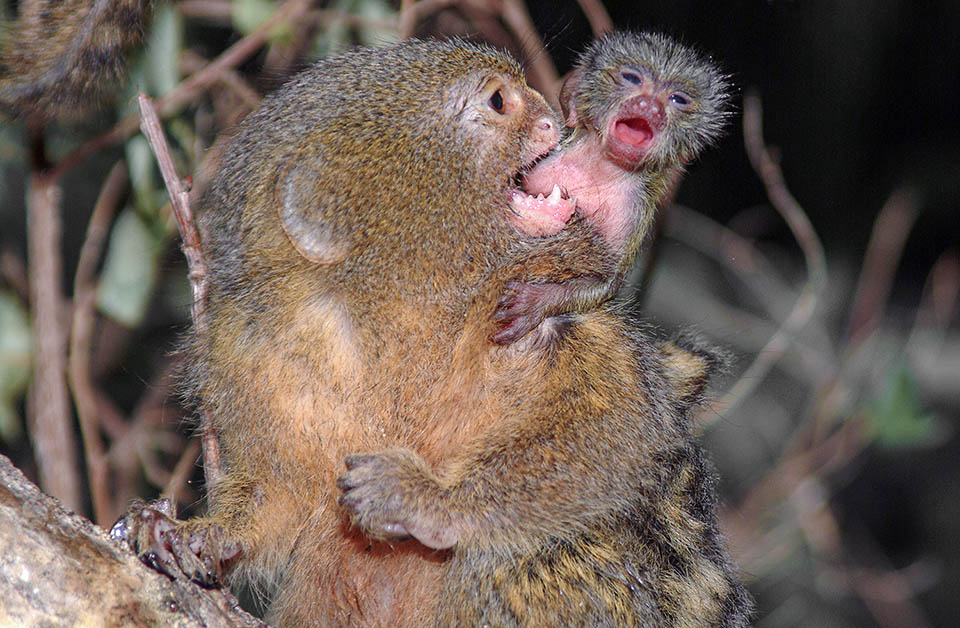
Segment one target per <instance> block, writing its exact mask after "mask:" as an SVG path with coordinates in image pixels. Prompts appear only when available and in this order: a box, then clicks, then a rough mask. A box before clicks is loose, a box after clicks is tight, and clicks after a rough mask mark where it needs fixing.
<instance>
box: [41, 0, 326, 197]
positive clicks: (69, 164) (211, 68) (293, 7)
mask: <svg viewBox="0 0 960 628" xmlns="http://www.w3.org/2000/svg"><path fill="white" fill-rule="evenodd" d="M309 2H310V0H290V1H289V2H287V3H285V4H283V5H282V6H281V7H280V8H279V9H277V11H276V12H275V13H274V14H273V15H272V16H270V18H269V19H268V20H267V21H265V22H264V23H263V24H261V25H260V26H259V27H258V28H257V29H256V30H255V31H253V32H252V33H250V34H249V35H247V36H246V37H244V38H243V39H241V40H240V41H238V42H237V43H235V44H233V45H232V46H230V47H229V48H227V49H226V50H224V51H223V53H222V54H221V55H220V56H219V57H217V58H216V59H215V60H214V61H212V62H211V63H210V64H209V65H207V66H206V67H205V68H203V69H202V70H200V71H199V72H197V73H196V74H193V75H191V76H190V77H188V78H187V79H186V80H184V81H183V82H181V83H180V84H179V85H177V86H176V87H175V88H173V89H172V90H170V91H169V92H167V93H166V94H164V95H163V96H162V97H161V98H160V99H159V101H158V109H159V110H160V112H161V113H162V114H163V115H165V116H166V115H169V114H171V113H173V112H175V111H177V110H179V109H180V108H181V107H183V106H184V105H186V104H187V103H189V102H191V101H192V100H193V99H194V98H196V97H197V95H198V94H200V93H201V92H202V91H203V90H204V89H206V88H207V87H209V86H210V85H211V84H212V83H215V82H217V81H218V80H220V73H221V71H222V70H223V69H225V68H235V67H236V66H238V65H240V64H241V63H243V62H244V61H246V60H247V59H249V58H250V57H251V56H252V55H253V54H254V53H256V52H257V51H258V50H259V49H260V48H261V47H262V46H263V45H264V44H265V43H266V42H267V40H268V39H269V37H270V33H271V32H272V31H273V29H274V28H275V27H276V26H277V25H278V24H280V23H282V22H284V21H286V20H288V19H291V18H293V17H294V16H295V15H298V14H299V13H300V12H302V10H303V9H304V7H305V6H307V5H309ZM139 125H140V116H139V115H137V114H131V115H129V116H127V117H126V118H124V119H123V120H121V121H120V122H118V123H117V124H116V125H115V126H114V127H113V128H112V129H110V130H109V131H107V132H106V133H104V134H103V135H100V136H98V137H95V138H93V139H92V140H90V141H89V142H87V143H85V144H82V145H81V146H79V147H78V148H77V149H76V150H74V151H73V152H72V153H70V154H69V155H67V156H66V157H64V158H63V159H62V160H61V161H60V162H59V163H58V164H56V166H54V167H53V168H52V169H51V170H50V171H49V173H48V174H47V176H48V177H50V178H52V179H56V178H58V177H60V175H62V174H63V173H64V172H66V171H68V170H70V169H72V168H74V167H75V166H76V165H77V164H79V163H81V162H83V161H84V160H85V159H87V158H88V157H90V155H93V154H95V153H97V152H99V151H101V150H103V149H104V148H107V147H108V146H112V145H114V144H116V143H119V142H122V141H123V140H125V139H127V138H128V137H130V136H132V135H133V134H134V133H136V131H137V128H138V127H139Z"/></svg>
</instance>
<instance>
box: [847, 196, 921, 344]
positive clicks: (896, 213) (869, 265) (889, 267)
mask: <svg viewBox="0 0 960 628" xmlns="http://www.w3.org/2000/svg"><path fill="white" fill-rule="evenodd" d="M916 219H917V203H916V198H915V196H914V194H913V192H911V191H910V190H906V189H900V190H896V191H895V192H894V193H893V194H891V195H890V198H889V199H887V202H886V203H884V205H883V207H882V208H881V209H880V213H879V214H878V215H877V219H876V220H875V221H874V223H873V231H872V232H871V233H870V242H869V244H868V245H867V253H866V255H865V256H864V258H863V269H862V271H861V272H860V280H859V281H858V282H857V290H856V292H855V293H854V294H855V295H856V296H855V297H854V299H853V307H852V309H851V312H850V319H849V321H848V323H847V340H848V342H849V344H850V345H853V346H855V345H857V344H859V343H860V341H861V340H862V339H863V338H864V337H865V336H866V335H868V334H869V333H870V331H871V330H872V329H873V328H874V327H875V326H876V324H877V322H878V321H879V320H880V318H881V316H882V315H883V308H884V304H885V303H886V302H887V297H888V296H889V295H890V287H891V286H892V285H893V277H894V275H895V274H896V271H897V264H898V262H899V261H900V256H901V255H902V253H903V245H904V244H905V243H906V241H907V236H908V235H909V234H910V229H911V227H913V223H914V222H915V221H916Z"/></svg>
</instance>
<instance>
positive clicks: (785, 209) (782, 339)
mask: <svg viewBox="0 0 960 628" xmlns="http://www.w3.org/2000/svg"><path fill="white" fill-rule="evenodd" d="M743 138H744V146H745V147H746V149H747V156H748V157H749V158H750V163H751V164H752V165H753V169H754V170H755V171H756V173H757V175H758V176H759V177H760V180H761V181H763V184H764V187H766V190H767V197H768V198H769V199H770V203H771V205H773V207H774V209H776V210H777V212H778V213H779V214H780V215H781V216H782V217H783V219H784V221H786V223H787V226H788V227H790V231H791V233H793V237H794V238H795V239H796V240H797V244H799V245H800V248H801V250H802V251H803V257H804V261H805V262H806V266H807V279H806V282H805V283H804V286H803V290H802V291H801V292H800V296H799V297H797V300H796V303H795V304H794V307H793V310H792V311H791V312H790V315H789V316H787V318H786V319H785V320H784V322H783V325H781V327H780V329H778V330H777V332H776V333H775V334H774V335H773V336H772V337H771V338H770V340H769V341H768V342H767V344H766V346H764V348H763V349H761V350H760V352H759V353H758V354H757V357H756V358H755V359H754V361H753V363H751V364H750V366H749V367H748V368H747V370H746V371H744V373H743V375H742V376H741V377H740V379H739V380H737V383H736V384H734V385H733V387H732V388H731V389H730V390H729V391H728V392H727V394H726V395H724V397H723V399H721V400H720V401H719V402H718V405H719V406H721V407H724V408H726V409H727V410H729V409H730V408H731V407H733V406H735V405H737V404H738V403H739V402H740V401H742V400H743V399H744V398H745V397H746V396H747V395H749V394H750V392H751V391H753V389H754V388H755V387H756V386H757V385H758V384H759V383H760V382H761V381H762V380H763V377H764V376H765V375H766V374H767V373H768V372H769V371H770V369H771V368H773V365H774V364H776V363H777V361H778V360H779V359H780V357H781V356H782V355H783V354H784V352H785V351H786V350H787V349H788V348H789V346H790V342H791V338H792V336H793V335H794V334H796V333H797V332H798V331H800V330H801V329H802V328H803V327H804V326H805V325H806V324H807V323H808V322H809V321H810V319H811V317H812V316H813V313H814V311H815V309H816V306H817V303H818V301H819V299H820V294H821V292H822V291H823V288H824V287H825V285H826V279H827V263H826V257H825V256H824V253H823V245H822V244H821V243H820V238H818V237H817V234H816V232H815V231H814V230H813V226H812V225H811V224H810V220H809V218H807V214H806V213H805V212H804V211H803V208H802V207H801V206H800V204H799V203H798V202H797V200H796V199H795V198H794V197H793V195H792V194H791V193H790V190H789V189H788V188H787V184H786V182H785V181H784V179H783V172H782V171H781V170H780V166H779V165H778V164H777V162H776V160H775V159H774V157H773V155H772V154H771V153H770V151H769V150H768V149H767V146H766V144H765V142H764V139H763V110H762V108H761V105H760V97H759V96H757V95H756V94H755V93H748V94H747V95H746V96H745V97H744V99H743Z"/></svg>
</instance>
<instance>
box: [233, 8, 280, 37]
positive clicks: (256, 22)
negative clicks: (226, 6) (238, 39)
mask: <svg viewBox="0 0 960 628" xmlns="http://www.w3.org/2000/svg"><path fill="white" fill-rule="evenodd" d="M230 8H231V18H232V20H233V26H234V28H236V29H237V30H238V31H240V32H241V33H243V34H244V35H249V34H250V33H252V32H253V31H255V30H257V29H258V28H259V27H260V25H261V24H263V23H264V22H266V21H267V20H268V19H270V16H272V15H273V14H274V12H275V11H276V10H277V3H276V0H233V3H232V4H231V5H230ZM291 36H292V35H291V33H290V28H289V27H288V26H287V25H286V24H278V25H277V26H275V27H274V28H272V29H271V30H270V33H269V35H268V37H269V39H270V40H272V41H276V40H283V39H289V38H290V37H291Z"/></svg>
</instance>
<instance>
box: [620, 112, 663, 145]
mask: <svg viewBox="0 0 960 628" xmlns="http://www.w3.org/2000/svg"><path fill="white" fill-rule="evenodd" d="M613 134H614V135H615V136H616V138H617V139H618V140H620V141H621V142H623V143H624V144H630V145H631V146H642V145H643V144H644V143H646V142H649V141H650V139H651V138H653V130H652V129H651V128H650V124H649V123H648V122H647V121H646V120H644V119H643V118H625V119H623V120H617V123H616V124H615V125H614V127H613Z"/></svg>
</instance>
